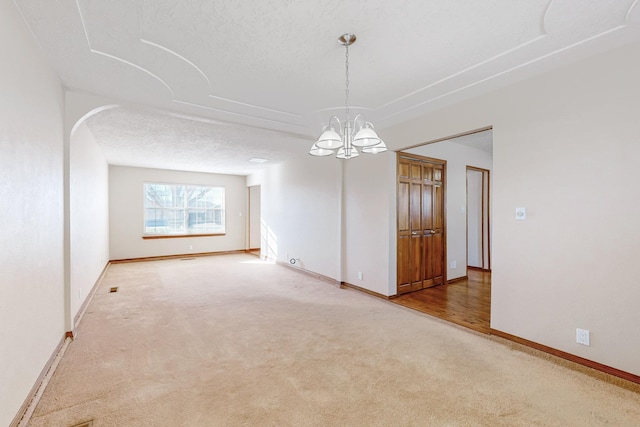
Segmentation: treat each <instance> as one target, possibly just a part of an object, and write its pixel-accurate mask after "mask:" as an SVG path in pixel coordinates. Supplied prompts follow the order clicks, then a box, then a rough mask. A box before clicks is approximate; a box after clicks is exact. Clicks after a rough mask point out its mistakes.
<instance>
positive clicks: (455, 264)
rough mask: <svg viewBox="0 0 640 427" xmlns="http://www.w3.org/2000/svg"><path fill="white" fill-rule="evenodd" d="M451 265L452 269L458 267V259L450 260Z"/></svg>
mask: <svg viewBox="0 0 640 427" xmlns="http://www.w3.org/2000/svg"><path fill="white" fill-rule="evenodd" d="M449 267H451V269H454V268H457V267H458V263H457V261H455V260H454V261H451V262H449Z"/></svg>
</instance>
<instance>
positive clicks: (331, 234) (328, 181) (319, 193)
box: [247, 156, 342, 280]
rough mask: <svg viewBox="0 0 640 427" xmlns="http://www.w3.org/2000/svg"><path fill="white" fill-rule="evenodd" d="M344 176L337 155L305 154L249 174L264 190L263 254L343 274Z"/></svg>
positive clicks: (333, 274) (250, 182) (325, 272)
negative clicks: (322, 156)
mask: <svg viewBox="0 0 640 427" xmlns="http://www.w3.org/2000/svg"><path fill="white" fill-rule="evenodd" d="M341 176H342V168H341V165H340V162H339V161H338V160H336V159H334V158H316V157H312V156H303V157H301V158H300V159H299V160H296V161H290V162H286V163H283V164H280V165H275V166H272V167H270V168H268V169H265V170H263V171H262V172H260V173H256V174H253V175H251V176H249V177H248V178H247V185H258V184H259V185H260V188H261V192H262V202H261V210H262V219H263V224H262V239H263V241H262V243H261V254H262V256H267V257H269V258H271V259H275V260H278V261H281V262H289V259H290V258H299V259H300V261H299V262H298V263H297V264H296V265H297V266H298V267H300V268H303V269H305V270H309V271H313V272H315V273H319V274H322V275H324V276H327V277H330V278H332V279H336V280H340V274H341V273H340V271H339V268H340V261H339V260H340V256H341V255H340V251H341V243H340V228H341V225H340V221H341V219H340V201H341V197H340V193H341ZM287 255H288V257H287Z"/></svg>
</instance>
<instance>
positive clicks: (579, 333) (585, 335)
mask: <svg viewBox="0 0 640 427" xmlns="http://www.w3.org/2000/svg"><path fill="white" fill-rule="evenodd" d="M576 342H577V343H578V344H582V345H586V346H588V345H590V344H589V331H587V330H586V329H580V328H577V329H576Z"/></svg>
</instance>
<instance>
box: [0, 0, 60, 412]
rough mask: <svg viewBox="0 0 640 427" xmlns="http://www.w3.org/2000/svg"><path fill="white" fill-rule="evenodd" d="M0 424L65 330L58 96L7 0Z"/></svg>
mask: <svg viewBox="0 0 640 427" xmlns="http://www.w3.org/2000/svg"><path fill="white" fill-rule="evenodd" d="M0 52H2V66H0V93H1V94H2V95H1V96H0V153H1V155H0V227H1V230H0V248H2V256H1V257H0V289H2V298H0V343H2V344H1V346H0V425H9V424H10V423H11V421H12V419H13V418H14V416H15V415H16V413H17V412H18V410H19V408H20V406H21V405H22V403H23V401H24V399H25V398H26V397H27V395H28V393H29V391H30V390H31V387H32V386H33V385H34V383H35V382H36V379H37V378H38V376H39V374H40V372H41V370H42V369H43V368H44V366H45V365H46V363H47V360H48V359H49V357H50V356H51V355H52V352H53V351H54V350H55V348H56V346H57V345H58V343H59V342H60V340H61V339H62V337H63V336H64V333H65V328H64V283H63V281H64V278H63V259H62V253H63V252H62V248H63V177H62V170H63V159H62V152H63V129H62V123H63V94H62V86H61V83H60V81H59V79H58V77H57V76H56V75H55V74H54V72H53V70H52V69H51V67H49V65H48V64H47V63H46V61H45V60H44V57H43V55H42V53H41V51H40V49H39V48H38V46H37V45H36V43H35V41H34V39H33V37H32V35H31V32H30V31H29V29H28V28H27V26H26V25H25V24H24V21H23V19H22V17H21V16H20V15H19V13H18V12H17V10H16V8H15V6H14V4H13V2H10V1H2V2H0Z"/></svg>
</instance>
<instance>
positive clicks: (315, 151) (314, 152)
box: [309, 144, 335, 157]
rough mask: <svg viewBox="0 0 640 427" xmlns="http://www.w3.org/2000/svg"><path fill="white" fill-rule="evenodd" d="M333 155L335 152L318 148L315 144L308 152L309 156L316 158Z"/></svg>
mask: <svg viewBox="0 0 640 427" xmlns="http://www.w3.org/2000/svg"><path fill="white" fill-rule="evenodd" d="M334 153H335V151H333V150H327V149H326V148H320V147H318V146H317V145H316V144H313V145H312V146H311V150H309V154H311V155H312V156H316V157H324V156H330V155H332V154H334Z"/></svg>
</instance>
